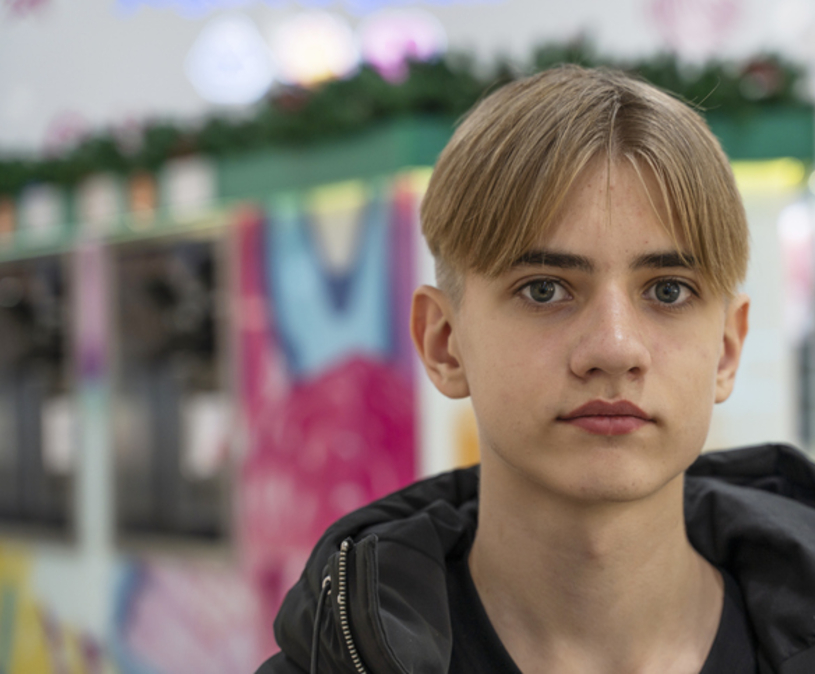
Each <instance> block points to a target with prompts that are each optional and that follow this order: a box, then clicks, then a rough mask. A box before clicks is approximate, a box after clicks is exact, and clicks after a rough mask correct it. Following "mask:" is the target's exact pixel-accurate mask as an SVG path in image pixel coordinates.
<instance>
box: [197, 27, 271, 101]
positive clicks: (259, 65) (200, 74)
mask: <svg viewBox="0 0 815 674" xmlns="http://www.w3.org/2000/svg"><path fill="white" fill-rule="evenodd" d="M185 65H186V73H187V77H188V78H189V80H190V82H191V83H192V85H193V86H194V87H195V90H196V91H197V92H198V93H199V95H200V96H201V97H202V98H204V99H205V100H207V101H209V102H211V103H216V104H220V105H248V104H251V103H254V102H255V101H257V100H258V99H260V98H261V97H262V96H263V95H264V94H265V93H266V92H267V91H268V89H269V87H270V86H271V84H272V80H273V76H274V73H273V69H272V62H271V53H270V52H269V48H268V46H267V45H266V42H265V41H264V40H263V37H262V36H261V34H260V31H258V29H257V26H255V24H254V22H253V21H252V20H251V19H250V18H249V17H248V16H245V15H243V14H233V15H226V16H219V17H217V18H215V19H213V20H212V21H210V22H209V23H208V24H207V25H206V26H205V27H204V29H203V30H202V31H201V34H200V35H199V36H198V39H197V40H196V41H195V43H194V44H193V46H192V48H191V49H190V52H189V54H188V55H187V61H186V64H185Z"/></svg>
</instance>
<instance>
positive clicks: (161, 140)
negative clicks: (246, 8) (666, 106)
mask: <svg viewBox="0 0 815 674" xmlns="http://www.w3.org/2000/svg"><path fill="white" fill-rule="evenodd" d="M561 63H578V64H581V65H586V66H600V65H603V66H609V67H615V68H620V69H622V70H625V71H628V72H632V73H635V74H638V75H639V76H641V77H642V78H644V79H646V80H648V81H650V82H652V83H653V84H655V85H657V86H659V87H661V88H663V89H666V90H668V91H671V92H673V93H674V94H676V95H678V96H680V97H681V98H683V99H684V100H686V101H688V102H689V103H690V104H691V105H694V106H695V107H697V108H698V109H700V110H701V111H703V112H707V111H709V112H714V113H716V114H727V115H731V116H745V115H752V114H755V113H756V112H758V111H760V110H764V109H768V108H772V107H779V106H785V107H806V108H809V107H810V106H811V104H810V102H809V101H808V100H807V99H806V97H805V96H804V94H803V81H804V69H803V68H802V67H800V66H796V65H793V64H790V63H788V62H785V61H783V60H782V59H780V58H779V57H777V56H773V55H766V56H759V57H756V58H753V59H751V60H750V61H748V62H746V63H734V62H725V61H711V62H709V63H706V64H704V65H702V66H689V65H686V64H683V63H682V62H681V61H679V60H678V59H677V58H676V57H675V56H673V55H668V54H666V55H659V56H656V57H653V58H651V59H648V60H642V61H637V62H620V61H614V60H611V59H608V58H603V57H601V56H599V55H597V54H596V53H595V52H594V50H593V49H592V48H591V46H590V45H589V44H588V43H587V42H585V41H578V42H573V43H569V44H563V45H550V46H545V47H542V48H540V49H538V50H537V51H536V52H535V53H534V55H533V59H532V64H533V65H532V68H531V71H539V70H543V69H545V68H549V67H552V66H554V65H557V64H561ZM478 72H479V71H478V69H477V68H476V65H475V64H474V62H473V61H472V60H470V59H467V58H464V57H455V56H451V57H448V58H447V59H444V60H438V61H435V62H415V63H411V64H410V69H409V75H408V77H407V78H406V79H405V80H404V81H403V82H401V83H397V84H393V83H390V82H388V81H386V80H384V79H383V78H382V77H380V76H379V74H378V73H377V72H376V71H375V70H373V69H372V68H369V67H363V68H362V69H360V70H359V71H358V72H357V73H356V74H355V75H354V76H353V77H350V78H348V79H345V80H337V81H333V82H329V83H327V84H325V85H323V86H322V87H319V88H317V89H313V90H307V89H298V88H292V87H286V88H280V89H276V90H275V91H274V93H273V94H272V95H270V97H269V98H268V99H266V100H265V101H264V102H263V103H261V104H259V105H258V107H257V110H256V111H255V113H254V114H253V115H252V116H251V117H249V118H247V119H234V118H229V117H226V116H218V117H212V118H210V119H208V120H206V121H205V122H204V123H203V124H198V125H195V126H189V127H187V128H182V127H181V126H179V125H176V124H171V123H167V122H156V123H150V124H147V125H145V127H144V128H143V129H142V130H141V133H140V134H139V138H138V139H137V142H133V139H132V138H130V139H128V140H127V141H125V140H123V139H122V138H121V137H117V135H116V134H115V133H113V132H102V133H98V134H96V135H94V136H92V137H90V138H88V139H86V140H84V141H83V142H81V143H80V144H79V145H78V146H77V147H75V148H74V149H73V150H71V151H69V152H66V153H65V154H64V155H62V156H59V157H51V158H45V159H40V160H26V159H21V158H13V157H12V158H8V157H7V158H0V194H6V195H13V194H16V193H18V192H20V191H21V190H22V188H23V187H24V186H25V185H27V184H29V183H33V182H50V183H54V184H58V185H65V186H73V185H75V184H76V183H78V182H79V181H80V180H81V179H82V178H84V177H86V176H88V175H90V174H92V173H98V172H114V173H117V174H121V175H129V174H133V173H137V172H142V171H149V172H154V171H156V170H158V169H159V168H160V167H161V165H162V164H163V163H164V162H166V161H167V160H168V159H171V158H173V157H178V156H182V155H185V154H191V153H195V152H200V153H204V154H208V155H211V156H215V157H222V156H225V155H232V154H237V153H241V152H244V151H247V150H253V149H258V148H263V147H280V146H289V147H291V146H303V145H306V144H312V143H318V142H321V141H324V140H327V139H330V138H335V137H338V136H342V135H347V134H352V133H354V132H357V131H360V130H363V129H366V128H369V127H370V126H371V125H373V124H376V123H377V122H381V121H384V120H389V119H395V118H399V117H404V116H409V115H440V116H448V117H450V118H456V117H458V116H460V115H461V114H463V113H464V112H466V111H467V110H468V109H469V108H470V107H471V106H472V105H473V104H474V103H475V102H476V101H477V100H478V99H479V98H481V97H482V96H483V95H484V94H485V93H486V92H488V91H491V90H493V89H495V88H497V87H498V86H500V85H502V84H504V83H506V82H508V81H510V80H512V79H515V78H517V77H519V76H523V75H527V74H529V72H530V70H526V71H521V70H520V69H518V68H516V67H513V66H512V65H510V64H509V63H508V62H501V63H498V64H497V65H496V66H495V67H494V68H493V70H492V72H491V73H489V74H487V75H483V74H481V75H479V74H477V73H478Z"/></svg>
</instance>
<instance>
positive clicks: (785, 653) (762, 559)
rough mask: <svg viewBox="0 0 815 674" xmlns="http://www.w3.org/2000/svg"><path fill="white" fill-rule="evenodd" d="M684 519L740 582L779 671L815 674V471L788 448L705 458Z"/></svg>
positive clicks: (696, 539)
mask: <svg viewBox="0 0 815 674" xmlns="http://www.w3.org/2000/svg"><path fill="white" fill-rule="evenodd" d="M685 519H686V525H687V532H688V538H689V539H690V541H691V543H692V544H693V546H694V547H695V548H696V549H697V550H698V551H699V552H700V553H701V554H702V555H703V556H704V557H705V558H707V559H708V560H709V561H710V562H712V563H713V564H714V565H716V566H718V567H720V568H723V569H725V570H726V571H728V572H729V573H730V574H731V575H732V576H733V578H734V579H735V580H736V582H737V583H738V585H739V588H740V590H741V593H742V597H743V599H744V606H745V609H746V612H747V616H748V619H749V622H750V624H751V627H752V629H753V632H754V634H755V636H756V640H757V643H758V649H759V652H760V654H761V656H762V658H764V659H766V660H767V661H768V662H769V663H770V665H771V666H772V668H773V671H777V669H778V667H780V666H781V664H782V663H784V662H786V661H788V660H789V661H790V662H792V660H796V662H800V663H801V667H802V668H801V669H796V670H794V671H807V672H809V671H815V638H813V635H815V614H813V612H812V606H813V605H815V464H813V462H812V461H811V460H810V459H809V458H808V457H807V456H806V455H805V454H804V453H803V452H800V451H799V450H797V449H795V448H794V447H791V446H789V445H783V444H766V445H755V446H750V447H742V448H738V449H733V450H727V451H721V452H711V453H708V454H703V455H702V456H701V457H700V458H699V459H698V460H697V461H696V463H694V464H693V465H692V466H691V467H690V468H689V469H688V471H687V474H686V479H685ZM796 666H797V665H796ZM790 671H793V670H792V669H791V670H790Z"/></svg>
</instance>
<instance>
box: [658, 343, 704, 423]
mask: <svg viewBox="0 0 815 674" xmlns="http://www.w3.org/2000/svg"><path fill="white" fill-rule="evenodd" d="M718 362H719V349H718V343H714V341H713V340H708V341H707V342H703V343H700V341H699V336H698V335H695V338H693V339H682V338H681V337H679V336H677V337H675V338H670V339H666V340H663V341H661V342H660V346H659V347H658V348H657V349H656V350H655V353H654V363H655V368H659V369H661V370H662V371H661V372H660V377H659V379H661V387H663V392H664V395H665V396H666V398H667V399H669V400H672V405H674V406H675V407H676V409H675V410H674V411H673V414H672V417H673V419H674V422H675V423H676V420H679V423H680V424H682V425H683V426H685V427H686V429H687V431H689V432H693V433H694V434H698V433H702V434H703V435H706V433H707V427H708V425H709V424H710V418H711V414H712V410H713V405H714V403H715V396H716V372H717V366H718ZM660 364H662V365H660Z"/></svg>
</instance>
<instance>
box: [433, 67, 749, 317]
mask: <svg viewBox="0 0 815 674" xmlns="http://www.w3.org/2000/svg"><path fill="white" fill-rule="evenodd" d="M602 156H605V157H606V158H607V159H608V161H609V162H610V163H613V162H618V161H630V162H632V163H633V164H634V167H635V168H636V169H637V171H638V172H639V173H640V174H641V171H642V170H646V171H650V172H651V173H652V174H653V176H654V178H655V179H656V182H657V184H658V185H659V188H660V191H661V193H662V194H661V195H649V196H650V198H651V199H652V201H654V200H655V199H658V200H660V201H662V203H664V204H666V205H667V206H668V208H667V211H668V220H669V221H668V222H667V223H664V222H663V224H664V225H665V227H666V229H667V231H668V233H669V234H670V235H671V237H672V238H673V239H674V241H677V242H678V241H683V242H684V243H685V246H686V252H687V253H688V254H689V255H690V256H692V257H693V259H694V260H695V261H696V264H697V265H698V268H699V271H700V273H701V274H702V276H703V277H704V279H705V280H706V281H707V283H708V284H709V286H710V287H711V289H712V290H713V291H714V292H717V293H721V294H722V295H724V296H732V295H733V293H735V291H736V289H737V287H738V285H739V284H740V283H741V282H742V281H743V280H744V276H745V274H746V271H747V258H748V255H749V234H748V229H747V219H746V216H745V213H744V206H743V204H742V201H741V196H740V195H739V192H738V189H737V187H736V182H735V179H734V177H733V172H732V170H731V168H730V163H729V161H728V159H727V157H726V155H725V154H724V152H723V151H722V148H721V146H720V145H719V142H718V141H717V140H716V138H715V136H714V135H713V134H712V133H711V131H710V129H709V128H708V126H707V124H706V123H705V121H704V120H703V119H702V117H701V116H700V115H699V114H698V113H696V112H695V111H694V110H692V109H691V108H690V107H688V106H687V105H686V104H685V103H683V102H681V101H679V100H677V99H676V98H674V97H673V96H671V95H669V94H668V93H666V92H664V91H662V90H660V89H658V88H656V87H654V86H652V85H650V84H648V83H646V82H644V81H641V80H638V79H635V78H634V77H632V76H629V75H627V74H625V73H622V72H618V71H614V70H609V69H603V68H599V69H587V68H582V67H579V66H574V65H565V66H560V67H558V68H553V69H551V70H547V71H544V72H541V73H538V74H537V75H533V76H532V77H528V78H525V79H522V80H517V81H515V82H512V83H510V84H508V85H506V86H504V87H503V88H501V89H499V90H498V91H496V92H495V93H493V94H491V95H490V96H488V97H487V98H485V99H484V100H483V101H481V102H480V103H479V104H477V105H476V106H475V107H474V108H473V109H472V110H471V111H470V112H469V113H468V115H467V116H466V118H465V119H464V121H463V122H462V123H461V125H460V126H459V127H458V128H457V130H456V132H455V133H454V134H453V137H452V139H451V140H450V142H449V143H448V144H447V146H446V147H445V149H444V151H443V152H442V153H441V156H440V157H439V160H438V162H437V164H436V167H435V169H434V171H433V175H432V177H431V179H430V184H429V185H428V189H427V192H426V193H425V196H424V199H423V201H422V206H421V219H422V232H423V233H424V236H425V239H426V240H427V243H428V246H429V248H430V251H431V252H432V253H433V256H434V257H435V259H436V276H437V282H438V284H439V286H440V287H441V288H442V289H444V290H445V291H446V292H448V294H450V295H451V296H452V298H453V301H454V302H457V301H458V299H460V296H461V292H462V278H463V274H464V273H466V272H468V271H472V272H476V273H480V274H485V275H487V276H496V275H498V274H501V273H503V272H504V271H506V270H507V269H509V268H510V267H511V265H512V263H513V262H514V261H515V260H517V259H518V258H519V257H520V256H521V255H522V254H523V253H524V252H526V251H527V250H528V249H529V248H530V247H531V246H532V245H533V244H534V242H535V240H536V239H538V237H540V236H541V234H545V232H546V230H547V228H548V227H549V226H550V225H551V224H552V222H553V221H554V220H555V218H556V217H557V215H558V212H559V210H560V208H561V206H562V204H563V202H564V200H565V196H566V194H567V193H568V191H569V188H570V187H571V185H572V184H573V183H574V181H575V180H576V178H577V177H578V176H579V175H580V173H581V171H582V170H583V169H585V168H586V166H587V165H588V164H589V163H590V162H591V161H592V160H593V159H595V158H597V157H602Z"/></svg>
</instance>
